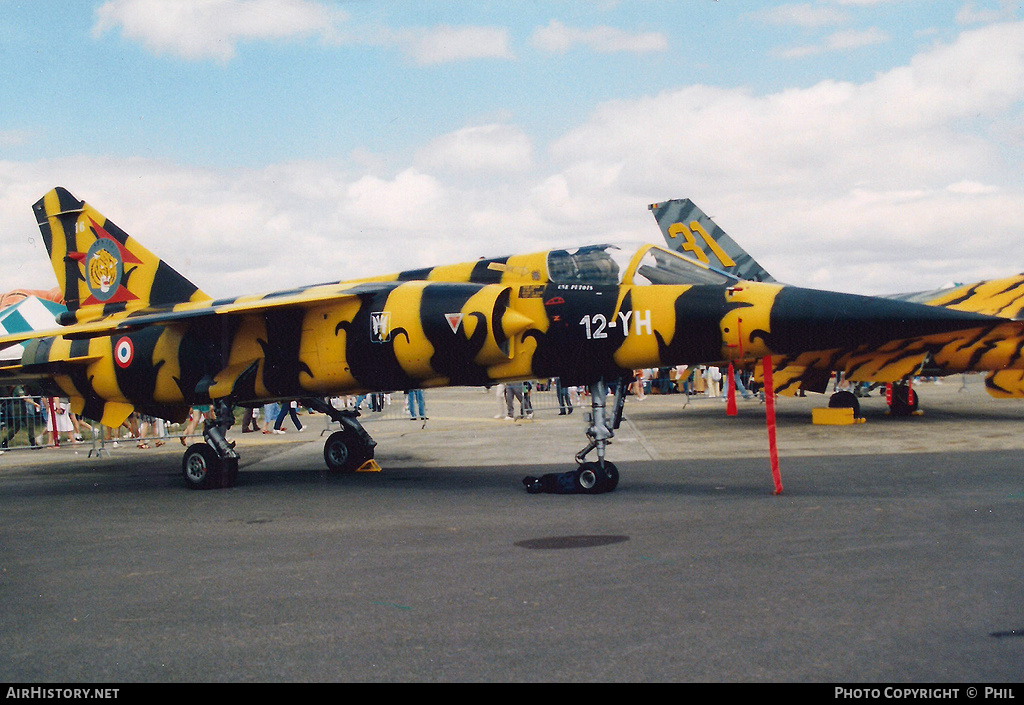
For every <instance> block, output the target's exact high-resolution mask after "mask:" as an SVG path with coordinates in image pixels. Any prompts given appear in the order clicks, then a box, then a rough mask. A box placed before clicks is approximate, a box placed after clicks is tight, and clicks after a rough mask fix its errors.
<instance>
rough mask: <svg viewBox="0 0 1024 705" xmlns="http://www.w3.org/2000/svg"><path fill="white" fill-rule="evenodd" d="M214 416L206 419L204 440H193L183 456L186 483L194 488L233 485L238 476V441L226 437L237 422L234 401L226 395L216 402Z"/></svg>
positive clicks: (182, 469)
mask: <svg viewBox="0 0 1024 705" xmlns="http://www.w3.org/2000/svg"><path fill="white" fill-rule="evenodd" d="M213 412H214V416H213V418H212V419H206V420H204V421H203V439H204V440H205V441H206V442H205V443H193V444H192V445H190V446H189V447H188V449H187V450H186V451H185V455H184V457H183V458H182V459H181V472H182V475H184V477H185V484H187V485H188V486H189V487H190V488H192V489H194V490H210V489H220V488H224V487H231V486H233V485H234V484H235V480H236V479H238V453H236V452H235V444H234V443H233V442H231V441H228V439H227V438H226V435H225V434H227V431H228V429H229V428H231V426H232V424H234V422H235V417H234V414H233V413H232V411H231V404H229V403H228V402H226V401H224V400H223V399H221V400H218V401H216V402H214V404H213Z"/></svg>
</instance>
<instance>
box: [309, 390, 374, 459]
mask: <svg viewBox="0 0 1024 705" xmlns="http://www.w3.org/2000/svg"><path fill="white" fill-rule="evenodd" d="M303 404H305V405H306V406H307V407H309V408H310V409H312V410H313V411H319V412H320V413H322V414H327V416H329V417H330V418H331V421H335V422H337V423H340V424H341V430H340V431H335V432H334V433H332V434H331V435H330V436H328V437H327V442H326V443H324V462H325V463H327V469H328V470H330V471H331V472H355V471H356V470H357V469H358V468H359V467H360V466H361V465H362V464H363V463H365V462H366V461H367V460H372V459H373V449H374V448H375V447H376V446H377V442H376V441H374V440H373V439H372V438H371V437H370V434H368V433H367V432H366V429H364V428H363V425H362V424H361V423H359V421H358V419H357V417H358V416H359V412H357V411H351V410H349V409H335V408H334V407H333V406H331V405H330V404H328V403H327V402H326V401H325V400H323V399H320V398H315V397H314V398H309V399H304V400H303Z"/></svg>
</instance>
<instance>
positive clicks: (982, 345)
mask: <svg viewBox="0 0 1024 705" xmlns="http://www.w3.org/2000/svg"><path fill="white" fill-rule="evenodd" d="M649 208H650V210H651V211H652V213H653V214H654V217H655V219H656V220H657V222H658V225H659V226H660V228H661V231H662V235H663V236H664V238H665V242H666V244H667V245H668V247H669V248H670V249H671V250H673V251H675V252H679V253H680V254H684V255H688V256H690V257H692V258H693V259H695V260H697V261H699V262H702V263H704V264H706V265H707V266H709V267H713V268H717V269H720V270H721V271H723V272H727V273H729V274H731V275H732V276H735V277H737V278H739V279H743V280H748V281H754V282H774V281H775V279H774V278H773V277H772V276H771V275H770V274H769V273H768V272H767V271H766V270H765V268H764V267H762V266H761V265H760V264H759V263H758V262H757V261H756V260H755V259H754V258H753V256H752V255H750V253H748V252H747V251H746V250H744V249H743V248H742V247H740V245H738V244H737V243H736V241H735V240H733V239H732V238H731V237H730V236H729V235H728V234H726V232H725V231H724V230H722V228H721V227H719V226H718V224H717V223H715V222H714V220H712V219H711V218H710V217H709V216H708V215H707V214H706V213H704V211H703V210H701V209H700V208H699V207H698V206H697V205H696V204H695V203H693V201H691V200H689V199H673V200H670V201H663V202H661V203H654V204H652V205H650V206H649ZM787 288H788V287H787ZM882 298H885V299H889V300H893V301H901V302H908V303H918V304H924V305H927V306H933V307H942V308H945V309H948V310H954V311H963V312H971V313H981V314H988V315H992V316H996V317H999V318H1001V319H1003V322H1002V323H1001V324H1000V325H997V326H994V327H992V328H979V329H973V330H964V331H962V332H961V333H960V334H959V335H956V336H952V337H950V338H948V339H946V340H945V341H943V342H939V341H937V340H929V339H924V338H922V339H917V340H915V339H907V340H905V341H903V342H901V343H896V342H895V341H890V342H889V343H886V344H882V345H869V346H864V345H862V344H861V343H863V342H864V341H861V340H850V341H848V342H849V343H851V344H850V345H844V346H838V347H836V348H832V349H830V350H809V349H801V350H792V351H789V352H787V353H785V354H782V355H775V356H773V358H772V363H773V370H774V372H773V378H774V383H775V390H776V392H777V393H779V394H783V395H792V394H796V393H797V392H799V391H810V392H819V393H823V392H825V391H826V390H827V385H828V382H829V380H830V379H831V378H832V375H833V374H834V373H836V372H842V373H843V374H844V375H845V377H846V379H848V380H850V381H851V382H885V383H888V384H889V385H890V386H889V389H888V391H887V402H888V404H889V409H890V413H892V414H893V415H897V416H900V415H907V414H910V413H913V412H914V411H916V410H917V409H918V405H919V398H918V396H917V395H916V394H915V393H914V392H913V390H912V389H911V386H910V379H911V378H912V377H914V376H917V375H921V376H928V377H941V376H946V375H951V374H959V373H962V372H980V371H983V372H988V373H989V374H988V376H987V377H986V379H985V387H986V390H987V391H988V393H989V394H990V395H992V396H994V397H997V398H1010V397H1014V398H1021V397H1024V360H1022V355H1024V274H1018V275H1015V276H1011V277H1007V278H1004V279H994V280H989V281H982V282H977V283H973V284H957V285H953V286H948V287H943V288H939V289H934V290H931V291H923V292H913V293H900V294H892V295H888V296H885V297H882ZM819 299H820V293H815V294H814V295H813V297H812V299H810V300H808V305H809V306H815V305H816V302H817V301H818V300H819ZM851 313H852V312H851ZM830 404H831V405H835V406H839V405H851V406H856V405H857V402H856V400H855V399H853V398H852V395H851V394H850V393H849V392H845V393H837V394H835V395H833V399H832V401H831V402H830Z"/></svg>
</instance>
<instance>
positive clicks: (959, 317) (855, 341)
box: [765, 287, 1002, 354]
mask: <svg viewBox="0 0 1024 705" xmlns="http://www.w3.org/2000/svg"><path fill="white" fill-rule="evenodd" d="M770 320H771V323H770V332H768V333H767V334H766V335H765V342H766V344H767V345H768V347H769V348H770V349H771V350H772V352H774V353H783V354H790V353H799V352H803V351H808V350H831V349H834V348H845V349H852V348H858V347H861V346H875V345H881V344H883V343H886V342H888V341H890V340H900V339H905V338H916V337H921V336H927V335H934V334H938V333H948V332H952V331H957V330H968V329H971V328H978V327H982V326H988V325H993V324H995V323H999V322H1000V321H1001V320H1002V319H999V318H995V317H993V316H987V315H984V314H978V313H969V312H965V311H956V310H953V309H948V308H942V307H938V306H926V305H924V304H915V303H908V302H905V301H897V300H895V299H885V298H880V297H873V296H860V295H857V294H841V293H837V292H830V291H817V290H813V289H802V288H799V287H785V288H784V289H782V290H781V291H780V292H779V294H778V296H777V297H776V299H775V303H774V305H773V306H772V312H771V317H770Z"/></svg>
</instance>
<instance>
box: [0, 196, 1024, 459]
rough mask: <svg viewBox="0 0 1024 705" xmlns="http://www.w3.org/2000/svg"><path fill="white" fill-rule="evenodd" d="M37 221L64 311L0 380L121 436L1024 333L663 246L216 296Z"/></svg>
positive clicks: (882, 360)
mask: <svg viewBox="0 0 1024 705" xmlns="http://www.w3.org/2000/svg"><path fill="white" fill-rule="evenodd" d="M34 211H35V214H36V218H37V221H38V223H39V227H40V230H41V232H42V234H43V238H44V242H45V243H46V246H47V250H48V252H49V254H50V259H51V264H52V265H53V269H54V272H55V274H56V277H57V280H58V283H59V285H60V287H61V289H62V291H63V292H64V295H65V301H66V304H67V306H68V312H67V314H66V315H63V316H62V318H61V320H60V323H62V324H64V325H62V326H60V327H58V328H55V329H53V330H49V331H34V332H26V333H24V334H19V335H8V336H4V337H0V346H6V345H11V344H15V343H22V342H26V341H28V342H27V345H26V348H25V353H24V355H23V356H22V359H21V362H20V364H18V365H9V366H7V367H6V368H0V382H7V383H12V384H13V383H15V381H33V382H35V383H36V384H37V386H38V387H40V388H41V389H42V391H43V393H45V394H48V395H59V396H66V397H68V398H70V399H71V402H72V408H73V410H74V411H75V412H76V413H78V414H81V415H83V416H86V417H87V418H90V419H93V420H97V421H100V422H101V423H103V424H104V425H107V426H113V427H116V426H119V425H120V424H121V423H122V422H123V421H124V420H125V419H126V418H127V417H128V416H129V415H130V414H131V413H132V411H133V410H138V411H140V412H142V413H145V414H150V415H154V416H158V417H162V418H166V419H170V420H181V419H183V418H184V417H185V416H186V414H187V412H188V409H189V407H190V406H192V405H195V404H205V403H210V402H220V401H223V402H228V403H230V404H256V403H260V402H262V401H267V400H275V399H294V398H304V397H305V398H316V397H319V398H322V397H327V396H334V395H341V394H351V393H360V392H370V391H377V390H401V389H412V388H423V387H437V386H446V385H486V384H492V383H496V382H502V381H513V380H520V379H530V378H547V377H560V378H561V379H562V381H563V382H564V383H565V384H568V385H578V384H592V383H598V382H600V381H601V380H609V381H610V380H615V379H620V378H623V377H627V376H630V375H631V374H632V371H633V370H635V369H637V368H644V367H665V366H674V365H679V364H691V365H692V364H700V363H716V362H724V361H736V362H737V363H740V364H742V363H744V362H745V361H747V362H749V361H753V360H757V359H761V358H764V357H766V356H770V357H771V358H772V360H773V363H774V367H775V368H776V369H778V370H779V373H780V379H779V384H780V386H782V387H783V388H785V387H786V386H788V385H791V384H792V382H793V380H803V381H806V379H808V376H809V372H808V370H812V371H815V372H816V373H817V372H820V371H831V370H834V369H846V370H847V371H848V372H850V373H851V375H857V377H854V378H860V377H864V378H868V377H870V378H872V379H884V380H888V379H899V378H902V377H904V376H906V375H907V374H908V373H909V372H910V371H911V370H912V368H913V367H914V365H915V364H918V362H919V360H920V359H922V356H924V355H929V356H931V358H932V359H933V360H935V361H937V362H940V363H941V364H946V365H948V366H949V367H950V369H952V368H953V367H956V366H962V367H964V368H965V369H966V368H969V366H970V365H975V366H977V365H998V366H999V369H1003V368H1006V367H1014V369H1017V366H1019V367H1020V368H1024V365H1021V364H1019V363H1020V354H1019V353H1020V348H1019V346H1017V347H1016V348H1015V347H1014V345H1012V344H1010V343H1009V337H1008V336H1009V335H1010V334H1011V333H1012V335H1014V336H1017V337H1016V338H1014V340H1019V336H1020V328H1019V325H1020V324H1018V323H1013V322H1007V320H1006V318H1002V317H999V316H996V315H990V314H989V313H988V312H975V311H967V310H957V309H956V308H954V307H952V306H929V305H924V304H920V303H913V302H906V301H897V300H893V299H885V298H875V297H866V296H857V295H850V294H837V293H832V292H822V291H814V290H809V289H800V288H797V287H789V286H784V285H782V284H778V283H776V282H774V281H763V282H754V281H743V280H740V279H737V278H736V277H734V276H732V275H729V274H727V273H721V272H717V271H715V270H714V269H713V268H710V267H708V266H707V265H706V264H704V263H703V262H701V261H696V260H690V259H687V258H684V257H681V256H679V255H677V254H674V253H672V252H670V251H668V250H665V249H663V248H659V247H657V246H655V245H644V246H641V247H639V248H638V249H637V250H636V251H635V253H632V254H630V253H628V252H624V251H620V250H617V249H616V248H614V247H611V246H605V245H595V246H587V247H581V248H578V249H576V250H571V251H570V250H550V251H546V252H539V253H532V254H525V255H514V256H509V257H502V258H493V259H481V260H477V261H475V262H466V263H461V264H455V265H445V266H440V267H434V268H428V269H421V270H414V271H405V272H399V273H395V274H391V275H386V276H381V277H375V278H367V279H361V280H356V281H346V282H338V283H333V284H320V285H316V286H310V287H305V288H300V289H293V290H287V291H279V292H274V293H270V294H263V295H257V296H242V297H237V298H231V299H220V300H214V299H212V298H211V297H210V296H208V295H206V294H205V293H203V292H202V291H200V290H199V289H198V288H197V287H196V286H195V285H194V284H192V283H191V282H189V281H188V280H187V279H185V278H184V277H183V276H182V275H181V274H179V273H178V272H176V271H175V270H174V269H172V268H171V267H170V266H168V265H167V264H166V263H165V262H163V261H162V260H160V259H159V258H158V257H157V256H156V255H154V254H152V253H151V252H149V251H148V250H147V249H146V248H144V247H143V246H142V245H140V244H139V243H138V242H136V241H135V240H134V239H133V238H131V237H130V236H128V235H127V234H126V233H125V232H124V231H123V230H121V229H120V228H119V227H118V226H116V225H115V224H114V223H112V222H110V221H109V220H107V219H106V218H105V217H103V216H102V215H100V214H99V213H98V212H97V211H96V210H95V209H93V208H91V207H90V206H89V205H87V204H86V203H84V202H82V201H79V200H77V199H76V198H75V197H74V196H72V195H71V194H70V193H68V192H67V191H66V190H64V189H62V188H57V189H54V190H53V191H51V192H50V193H48V194H46V195H45V196H44V197H43V198H42V199H41V200H40V201H39V202H38V203H36V204H35V206H34ZM754 265H756V263H754ZM768 279H770V278H768ZM979 295H980V294H975V296H979ZM986 295H987V294H986ZM999 296H1003V294H999V295H998V296H997V295H996V294H994V293H993V294H992V295H991V296H989V299H991V300H993V301H995V300H996V299H997V298H998V297H999ZM1000 300H1001V299H1000ZM1006 305H1009V304H1006ZM1005 310H1006V309H1005V306H1003V308H1000V309H999V311H993V313H1004V312H1005ZM988 369H995V368H993V367H989V368H988ZM588 433H589V432H588ZM325 453H326V451H325ZM602 462H603V461H602Z"/></svg>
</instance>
